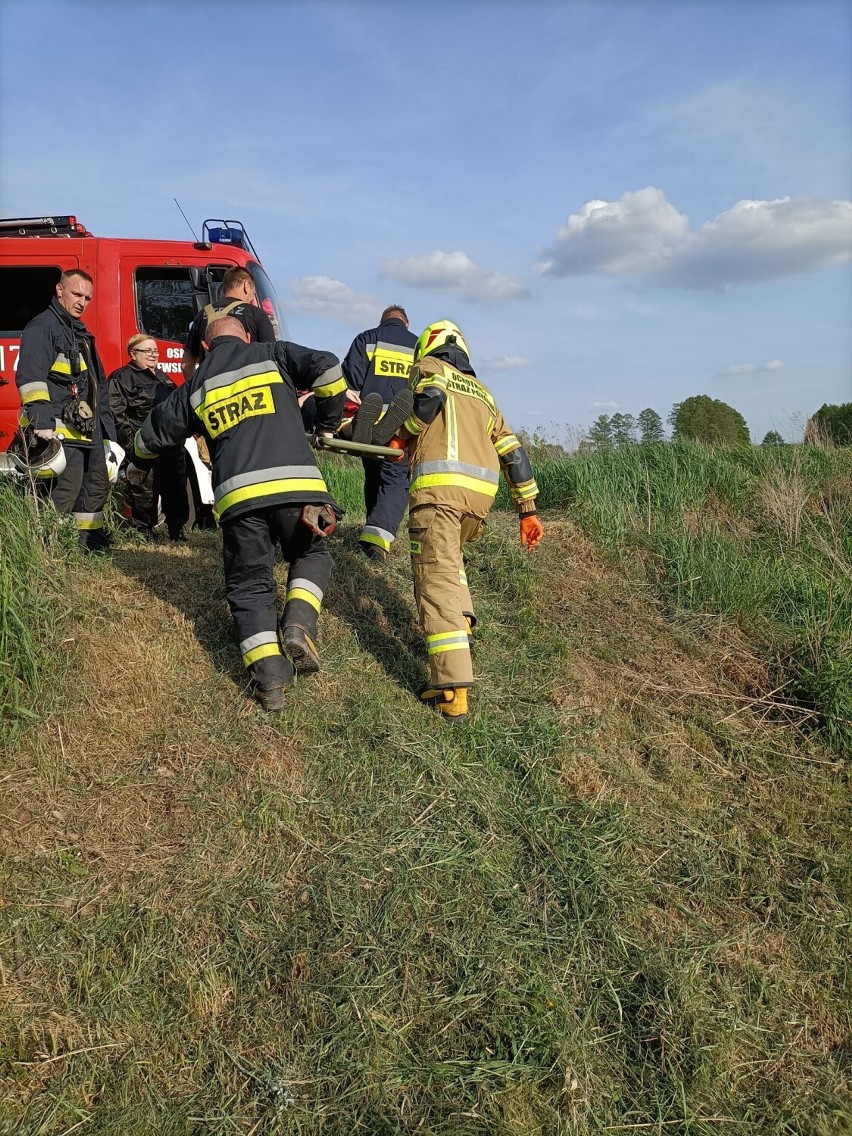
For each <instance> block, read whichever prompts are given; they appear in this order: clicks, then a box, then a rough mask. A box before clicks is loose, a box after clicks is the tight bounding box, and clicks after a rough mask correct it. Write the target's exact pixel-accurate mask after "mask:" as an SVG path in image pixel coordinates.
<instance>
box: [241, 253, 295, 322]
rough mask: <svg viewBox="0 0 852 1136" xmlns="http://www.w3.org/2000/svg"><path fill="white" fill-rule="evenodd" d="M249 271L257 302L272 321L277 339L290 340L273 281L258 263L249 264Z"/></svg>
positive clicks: (251, 262)
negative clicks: (255, 289) (255, 290)
mask: <svg viewBox="0 0 852 1136" xmlns="http://www.w3.org/2000/svg"><path fill="white" fill-rule="evenodd" d="M248 270H249V272H250V273H251V274H252V277H253V279H254V283H255V287H256V288H257V302H258V303H259V304H260V306H261V307H262V308H263V310H264V311H265V312H266V314H267V315H268V316H269V318H270V319H271V320H272V326H273V327H274V328H275V335H276V338H278V339H289V338H290V335H289V332H288V331H287V324H286V323H285V322H284V317H283V315H282V314H281V308H280V307H279V305H278V298H277V296H276V295H275V289H274V288H273V287H272V281H271V280H270V279H269V277H268V276H267V275H266V273H265V272H264V271H263V269H262V268H261V267H260V265H259V264H258V263H257V262H256V261H250V262H249V264H248Z"/></svg>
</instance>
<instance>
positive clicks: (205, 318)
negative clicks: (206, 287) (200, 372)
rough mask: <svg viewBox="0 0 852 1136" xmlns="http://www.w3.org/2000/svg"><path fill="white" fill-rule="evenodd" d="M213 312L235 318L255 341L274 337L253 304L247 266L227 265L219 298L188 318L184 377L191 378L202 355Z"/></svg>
mask: <svg viewBox="0 0 852 1136" xmlns="http://www.w3.org/2000/svg"><path fill="white" fill-rule="evenodd" d="M216 316H233V317H234V318H235V319H238V320H239V321H240V323H241V324H242V325H243V327H244V328H245V329H246V331H247V332H248V334H249V338H250V339H252V340H254V341H255V342H257V343H274V342H275V340H276V338H277V337H276V335H275V328H274V327H273V326H272V320H271V319H270V318H269V316H268V315H267V314H266V312H265V311H264V310H263V308H260V307H258V306H257V287H256V285H255V282H254V278H253V277H252V274H251V273H250V272H249V270H248V269H247V268H240V267H238V266H234V267H233V268H229V269H228V270H227V271H226V272H225V275H224V276H223V277H222V298H221V299H220V300H214V302H213V303H212V304H208V305H207V306H206V307H205V308H203V309H202V310H201V311H200V312H199V313H198V315H197V316H196V317H195V319H194V320H193V321H192V326H191V327H190V329H189V335H188V336H187V337H186V346H185V347H184V349H183V376H184V378H185V379H191V378H192V376H193V375H194V374H195V368H196V367H197V366H198V364H199V363H200V362H201V360H202V358H203V357H204V333H205V331H206V329H207V325H208V323H211V322H212V321H213V319H214V318H215V317H216Z"/></svg>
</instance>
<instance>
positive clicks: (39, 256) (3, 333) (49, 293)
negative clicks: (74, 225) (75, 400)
mask: <svg viewBox="0 0 852 1136" xmlns="http://www.w3.org/2000/svg"><path fill="white" fill-rule="evenodd" d="M22 243H24V242H23V241H18V240H17V239H14V238H12V239H8V240H6V241H4V242H3V245H2V247H0V253H2V261H0V451H3V450H5V449H6V447H7V446H8V445H9V442H10V441H11V440H12V437H13V436H14V434H15V431H16V430H17V428H18V412H19V410H20V407H21V403H20V399H19V398H18V388H17V387H16V386H15V372H16V371H17V369H18V353H19V351H20V349H21V332H22V331H23V329H24V328H25V327H26V325H27V324H28V323H29V322H30V320H31V319H32V318H33V316H37V315H38V314H39V312H43V311H44V309H45V308H46V307H47V306H48V304H49V303H50V301H51V299H52V297H53V296H54V295H55V294H56V285H57V284H58V283H59V277H60V276H61V274H62V271H63V270H64V269H66V270H67V269H69V268H78V267H79V266H80V261H79V257H77V256H75V255H74V254H73V253H66V252H65V251H64V250H63V251H62V252H61V253H59V254H57V250H55V249H54V250H52V251H50V252H48V253H43V252H42V253H40V252H37V251H35V249H34V248H33V246H36V247H37V246H38V245H40V244H42V243H43V242H42V241H38V240H30V239H27V240H26V241H25V248H24V250H23V252H21V251H19V249H20V246H21V244H22ZM65 243H66V242H61V241H51V242H50V244H51V245H59V244H63V245H64V244H65ZM68 243H70V242H68ZM10 262H13V263H10ZM15 262H16V263H15Z"/></svg>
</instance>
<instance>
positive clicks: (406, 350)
mask: <svg viewBox="0 0 852 1136" xmlns="http://www.w3.org/2000/svg"><path fill="white" fill-rule="evenodd" d="M371 346H372V349H373V352H374V353H375V352H376V351H381V352H383V353H384V354H385V355H387V356H388V358H389V359H403V360H405V359H409V360H411V359H413V358H414V348H413V347H405V346H404V345H403V344H401V343H385V342H384V341H383V340H381V339H380V340H379V342H378V343H373V344H372V345H371ZM368 353H369V348H368Z"/></svg>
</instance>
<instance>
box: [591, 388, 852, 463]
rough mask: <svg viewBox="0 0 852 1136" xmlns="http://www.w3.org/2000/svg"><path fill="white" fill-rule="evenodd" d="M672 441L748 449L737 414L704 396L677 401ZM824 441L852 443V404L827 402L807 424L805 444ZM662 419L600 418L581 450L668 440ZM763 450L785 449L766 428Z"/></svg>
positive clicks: (646, 415) (647, 415)
mask: <svg viewBox="0 0 852 1136" xmlns="http://www.w3.org/2000/svg"><path fill="white" fill-rule="evenodd" d="M667 421H668V425H669V426H670V427H671V440H672V441H677V440H679V439H681V438H686V439H689V440H691V441H696V442H706V443H710V444H714V445H719V444H722V445H748V444H749V443H750V442H751V435H750V434H749V429H748V426H747V425H746V421H745V419H744V418H743V416H742V415H741V414H740V412H739V411H738V410H735V409H734V408H733V407H732V406H729V405H728V404H727V403H726V402H722V401H720V400H719V399H717V398H710V397H709V396H708V395H706V394H699V395H693V396H692V397H691V398H687V399H684V401H683V402H676V403H675V404H674V406H673V407H672V409H671V411H670V413H669V416H668V419H667ZM817 439H823V440H827V441H830V442H833V443H834V444H835V445H838V446H850V445H852V402H847V403H844V404H842V405H840V406H832V405H829V404H828V403H826V404H825V405H823V406H821V407H820V408H819V410H817V411H816V413H815V414H813V415H812V416H811V418H810V419H809V420H808V424H807V427H806V429H805V441H806V442H813V441H816V440H817ZM667 440H668V439H667V437H666V431H665V427H664V425H663V420H662V418H661V417H660V415H659V414H658V413H657V412H656V410H652V409H651V408H650V407H646V408H645V410H642V411H640V412H639V414H638V415H636V416H635V417H634V415H632V414H622V413H616V414H600V415H599V416H598V417H597V418H596V419H595V421H594V422H593V423H592V425H591V426H590V427H589V430H588V433H587V435H586V437H585V439H584V440H583V441H582V442H581V444H580V448H581V449H595V450H602V449H613V448H616V447H618V446H625V445H632V444H636V443H639V444H641V445H650V444H652V443H654V442H665V441H667ZM760 444H761V445H762V446H783V445H786V443H785V441H784V438H783V437H782V436H781V435H780V434H779V433H778V431H777V430H769V431H768V432H767V433H766V434H765V435H764V437H763V440H762V442H761V443H760Z"/></svg>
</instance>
